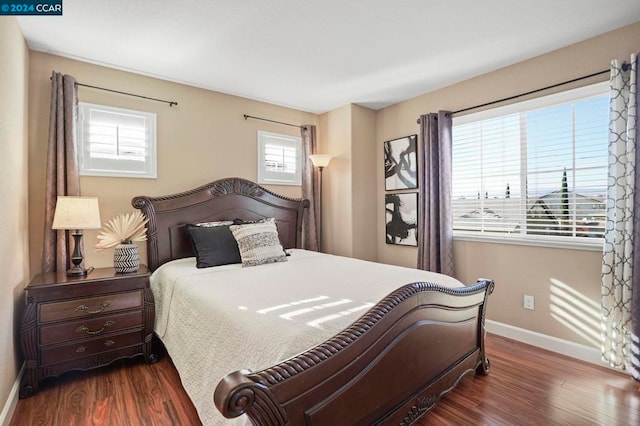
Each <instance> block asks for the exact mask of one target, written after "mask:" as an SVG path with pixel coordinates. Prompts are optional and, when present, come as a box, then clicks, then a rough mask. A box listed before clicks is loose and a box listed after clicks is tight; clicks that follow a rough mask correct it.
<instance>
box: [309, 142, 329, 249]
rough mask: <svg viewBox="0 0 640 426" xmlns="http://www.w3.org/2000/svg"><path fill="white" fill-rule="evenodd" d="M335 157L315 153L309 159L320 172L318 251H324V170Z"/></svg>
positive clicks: (317, 219)
mask: <svg viewBox="0 0 640 426" xmlns="http://www.w3.org/2000/svg"><path fill="white" fill-rule="evenodd" d="M332 158H333V157H332V156H331V155H329V154H313V155H310V156H309V160H311V162H312V163H313V165H314V166H315V167H317V168H318V171H319V172H320V188H318V194H319V199H318V212H319V213H318V217H317V218H316V221H317V222H318V251H322V170H323V169H324V168H325V167H327V166H328V165H329V162H331V159H332Z"/></svg>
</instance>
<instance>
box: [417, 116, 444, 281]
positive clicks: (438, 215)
mask: <svg viewBox="0 0 640 426" xmlns="http://www.w3.org/2000/svg"><path fill="white" fill-rule="evenodd" d="M418 188H419V202H418V268H420V269H424V270H427V271H433V272H440V273H443V274H447V275H452V274H453V216H452V215H453V213H452V207H451V113H450V112H448V111H439V112H438V113H437V114H435V113H431V114H426V115H422V116H421V117H420V137H419V139H418Z"/></svg>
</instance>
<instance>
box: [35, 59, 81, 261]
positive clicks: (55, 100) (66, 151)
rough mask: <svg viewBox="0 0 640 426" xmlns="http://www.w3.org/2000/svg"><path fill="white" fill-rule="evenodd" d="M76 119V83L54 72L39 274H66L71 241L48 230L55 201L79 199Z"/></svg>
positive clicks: (65, 234)
mask: <svg viewBox="0 0 640 426" xmlns="http://www.w3.org/2000/svg"><path fill="white" fill-rule="evenodd" d="M77 115H78V94H77V87H76V80H75V79H74V78H73V77H71V76H69V75H62V74H60V73H57V72H55V71H54V72H53V73H52V74H51V108H50V111H49V145H48V148H47V167H46V187H45V210H44V214H45V215H44V241H43V249H42V272H52V271H66V270H67V269H69V266H70V259H69V257H70V255H69V248H70V246H71V245H72V244H73V241H72V239H71V238H70V237H69V235H67V231H55V230H52V229H51V225H52V224H53V215H54V213H55V208H56V200H57V197H58V196H59V195H80V176H79V173H78V156H77V153H76V121H77Z"/></svg>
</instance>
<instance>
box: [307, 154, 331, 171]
mask: <svg viewBox="0 0 640 426" xmlns="http://www.w3.org/2000/svg"><path fill="white" fill-rule="evenodd" d="M332 158H333V156H332V155H329V154H313V155H310V156H309V160H311V162H312V163H313V165H314V166H316V167H321V168H323V167H327V166H328V165H329V163H330V162H331V159H332Z"/></svg>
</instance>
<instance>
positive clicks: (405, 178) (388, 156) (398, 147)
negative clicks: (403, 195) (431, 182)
mask: <svg viewBox="0 0 640 426" xmlns="http://www.w3.org/2000/svg"><path fill="white" fill-rule="evenodd" d="M417 139H418V136H417V135H411V136H405V137H403V138H399V139H393V140H390V141H385V142H384V179H385V182H384V187H385V190H387V191H393V190H396V189H414V188H417V187H418V156H417V151H416V150H417V143H416V141H417Z"/></svg>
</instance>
